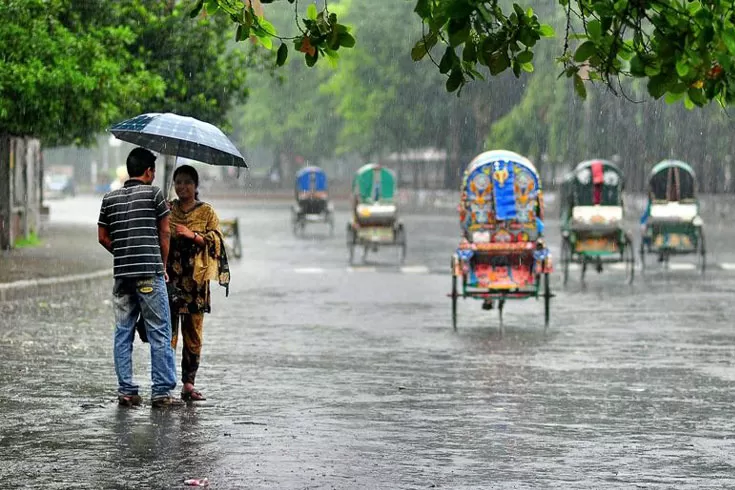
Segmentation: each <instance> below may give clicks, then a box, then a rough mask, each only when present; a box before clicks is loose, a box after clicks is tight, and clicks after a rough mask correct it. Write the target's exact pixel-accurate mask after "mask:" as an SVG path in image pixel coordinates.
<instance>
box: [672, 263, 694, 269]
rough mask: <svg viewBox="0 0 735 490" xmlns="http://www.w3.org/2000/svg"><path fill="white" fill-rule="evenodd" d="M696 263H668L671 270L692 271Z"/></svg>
mask: <svg viewBox="0 0 735 490" xmlns="http://www.w3.org/2000/svg"><path fill="white" fill-rule="evenodd" d="M696 268H697V266H696V264H672V263H669V269H671V270H672V271H693V270H694V269H696Z"/></svg>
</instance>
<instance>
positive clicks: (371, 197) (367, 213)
mask: <svg viewBox="0 0 735 490" xmlns="http://www.w3.org/2000/svg"><path fill="white" fill-rule="evenodd" d="M386 246H390V247H397V249H398V258H399V261H401V262H403V260H404V259H405V258H406V231H405V229H404V227H403V224H402V223H401V222H400V221H399V219H398V207H397V205H396V174H395V173H394V172H393V171H392V170H390V169H388V168H385V167H383V166H382V165H379V164H376V163H369V164H367V165H363V166H362V167H360V168H359V169H358V170H357V172H356V173H355V177H354V179H353V181H352V220H351V221H350V222H349V223H348V224H347V250H348V252H349V258H350V263H353V262H354V258H355V250H356V249H357V248H359V247H362V260H363V261H364V260H365V259H366V258H367V254H368V252H369V251H372V252H378V250H379V249H380V248H381V247H386Z"/></svg>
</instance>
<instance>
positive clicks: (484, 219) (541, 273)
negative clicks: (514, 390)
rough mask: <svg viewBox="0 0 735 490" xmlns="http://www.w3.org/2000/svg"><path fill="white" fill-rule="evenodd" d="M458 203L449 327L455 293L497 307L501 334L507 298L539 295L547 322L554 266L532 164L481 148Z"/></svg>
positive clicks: (454, 309)
mask: <svg viewBox="0 0 735 490" xmlns="http://www.w3.org/2000/svg"><path fill="white" fill-rule="evenodd" d="M458 209H459V221H460V228H461V239H460V243H459V247H458V248H457V250H456V251H455V253H454V255H452V260H451V270H452V293H451V294H450V295H449V296H450V297H451V299H452V326H453V328H454V329H455V330H456V329H457V300H458V299H459V298H463V299H464V298H474V299H479V300H482V301H483V305H482V307H483V309H485V310H491V309H497V310H498V313H499V315H500V331H501V334H502V333H503V328H504V327H503V307H504V306H505V302H506V301H507V300H517V299H528V298H536V299H539V298H543V300H544V327H545V328H547V327H548V325H549V315H550V305H551V298H552V297H553V296H554V295H553V294H551V290H550V287H549V274H550V273H551V272H552V269H553V267H552V263H551V254H550V253H549V249H548V248H547V246H546V243H545V241H544V239H543V230H544V224H543V219H544V208H543V195H542V191H541V179H540V178H539V175H538V172H537V171H536V168H535V167H534V166H533V164H532V163H531V162H530V161H529V160H528V159H527V158H525V157H522V156H521V155H518V154H517V153H513V152H510V151H505V150H494V151H488V152H484V153H481V154H480V155H478V156H476V157H475V158H474V159H473V160H472V161H471V162H470V163H469V165H468V166H467V168H466V170H465V172H464V175H463V178H462V184H461V188H460V203H459V208H458ZM496 301H497V306H496V305H495V302H496Z"/></svg>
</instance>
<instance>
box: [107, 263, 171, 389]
mask: <svg viewBox="0 0 735 490" xmlns="http://www.w3.org/2000/svg"><path fill="white" fill-rule="evenodd" d="M112 294H113V305H114V309H115V347H114V351H115V354H114V355H115V373H116V374H117V382H118V391H119V393H121V394H123V395H135V394H138V385H136V384H135V383H134V382H133V341H134V340H135V323H136V320H137V319H138V314H139V313H140V314H142V316H143V320H144V322H145V329H146V332H147V334H148V342H149V343H150V345H151V382H152V383H151V392H152V393H151V397H152V398H159V397H165V396H169V395H170V394H171V390H173V389H174V388H175V387H176V359H175V354H174V350H173V348H172V347H171V312H170V310H169V305H168V292H167V291H166V281H165V280H164V279H163V276H152V277H146V278H130V279H115V286H114V289H113V293H112Z"/></svg>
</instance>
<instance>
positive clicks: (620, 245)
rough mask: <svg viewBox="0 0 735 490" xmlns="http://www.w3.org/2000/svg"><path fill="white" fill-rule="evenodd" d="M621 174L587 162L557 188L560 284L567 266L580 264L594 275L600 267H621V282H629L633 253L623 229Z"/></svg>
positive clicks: (566, 274)
mask: <svg viewBox="0 0 735 490" xmlns="http://www.w3.org/2000/svg"><path fill="white" fill-rule="evenodd" d="M623 185H624V177H623V172H622V170H620V168H619V167H618V166H617V165H615V164H614V163H613V162H610V161H607V160H587V161H584V162H581V163H580V164H578V165H577V166H576V167H575V168H574V170H572V171H571V172H569V173H568V174H567V175H566V176H565V177H564V181H563V183H562V185H561V192H560V196H559V197H560V202H559V208H560V211H561V236H562V242H561V257H560V260H561V263H562V270H563V273H564V284H566V283H567V281H568V279H569V265H570V264H572V263H576V264H580V265H581V269H582V280H584V276H585V273H586V272H587V266H588V265H592V266H594V267H595V269H596V270H597V272H598V273H600V272H602V270H603V264H606V263H622V264H623V265H624V267H625V280H626V282H628V283H631V282H632V281H633V277H634V275H635V251H634V247H633V239H632V235H631V233H630V232H629V231H626V230H624V229H623V217H624V210H623Z"/></svg>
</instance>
